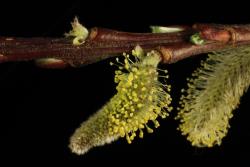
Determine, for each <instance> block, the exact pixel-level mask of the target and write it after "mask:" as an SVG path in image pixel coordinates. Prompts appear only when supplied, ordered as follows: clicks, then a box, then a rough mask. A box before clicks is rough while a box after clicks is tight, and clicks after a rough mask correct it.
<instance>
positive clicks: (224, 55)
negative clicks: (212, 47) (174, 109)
mask: <svg viewBox="0 0 250 167" xmlns="http://www.w3.org/2000/svg"><path fill="white" fill-rule="evenodd" d="M193 77H194V79H190V80H189V83H188V89H187V90H186V91H184V95H183V96H182V97H181V102H180V105H181V109H180V112H179V115H178V117H177V118H178V119H181V125H180V127H179V129H180V130H181V131H182V134H183V135H186V136H187V139H188V140H189V141H190V142H191V143H192V145H194V146H197V147H212V146H214V145H220V144H221V141H222V139H223V137H225V136H226V134H227V131H228V128H229V120H230V118H231V117H232V116H233V115H232V111H233V110H234V109H236V108H237V106H238V104H239V102H240V97H241V96H242V95H243V93H244V92H245V91H246V90H247V89H248V87H249V85H250V47H249V46H247V47H246V46H245V47H239V48H233V49H229V50H224V51H221V52H216V53H213V54H210V55H209V58H208V59H207V60H206V61H205V62H203V63H202V67H201V68H199V69H198V70H197V71H196V72H194V74H193Z"/></svg>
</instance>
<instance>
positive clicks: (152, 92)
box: [70, 47, 171, 154]
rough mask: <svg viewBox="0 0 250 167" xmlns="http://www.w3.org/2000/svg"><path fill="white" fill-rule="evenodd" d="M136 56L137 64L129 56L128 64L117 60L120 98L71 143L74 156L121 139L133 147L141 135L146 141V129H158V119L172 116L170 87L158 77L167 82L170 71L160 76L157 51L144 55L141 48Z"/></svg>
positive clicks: (96, 116) (79, 129)
mask: <svg viewBox="0 0 250 167" xmlns="http://www.w3.org/2000/svg"><path fill="white" fill-rule="evenodd" d="M133 53H134V55H135V61H132V60H131V59H130V58H129V55H126V54H125V55H124V57H125V59H124V64H123V63H121V62H120V60H119V59H118V58H117V64H116V65H118V67H119V69H120V70H117V71H116V75H115V82H116V83H118V85H117V87H116V89H117V94H116V95H114V96H113V97H112V98H111V99H110V101H109V102H108V103H107V104H106V105H104V106H103V107H102V109H100V110H99V111H98V112H97V113H96V114H94V115H93V116H92V117H90V118H89V119H88V120H87V121H85V122H84V123H82V125H81V126H80V128H78V129H77V130H76V131H75V133H74V134H73V136H72V137H71V139H70V148H71V150H72V152H74V153H77V154H84V153H86V152H87V151H88V150H89V149H91V148H93V147H96V146H101V145H103V144H106V143H110V142H111V141H114V140H115V139H117V138H119V137H126V139H127V141H128V143H131V142H132V140H133V139H134V138H135V136H136V133H137V132H139V137H140V138H142V137H143V129H144V128H145V129H146V130H147V131H148V132H149V133H152V132H153V129H151V128H150V127H149V126H148V125H147V123H148V122H149V121H152V122H153V123H154V125H155V127H156V128H157V127H159V123H158V121H157V120H156V119H157V118H158V117H159V116H160V117H162V118H165V117H166V116H167V115H168V113H167V111H170V110H171V107H169V105H170V102H171V98H170V95H169V93H168V92H169V91H170V87H169V86H167V85H163V84H162V83H160V82H159V81H158V77H163V78H164V79H165V78H167V75H166V71H164V75H162V76H159V75H158V69H157V65H158V63H159V62H160V56H159V55H158V53H156V52H154V51H152V52H150V53H148V54H146V55H144V54H143V51H142V50H141V48H139V47H137V48H136V49H135V51H134V52H133ZM111 64H112V65H114V63H111Z"/></svg>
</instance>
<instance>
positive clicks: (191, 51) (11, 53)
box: [0, 24, 250, 65]
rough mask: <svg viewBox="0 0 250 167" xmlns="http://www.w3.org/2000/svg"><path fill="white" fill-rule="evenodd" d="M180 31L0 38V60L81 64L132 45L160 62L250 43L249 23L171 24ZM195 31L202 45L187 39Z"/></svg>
mask: <svg viewBox="0 0 250 167" xmlns="http://www.w3.org/2000/svg"><path fill="white" fill-rule="evenodd" d="M175 27H178V28H180V29H182V31H180V32H173V33H128V32H119V31H115V30H109V29H104V28H93V29H91V30H90V34H89V36H88V38H87V39H86V41H85V42H84V43H83V44H81V45H77V46H76V45H73V44H72V39H69V38H16V37H0V63H3V62H9V61H24V60H33V59H35V60H36V59H40V58H56V59H60V60H62V61H61V63H62V64H63V63H64V64H71V65H85V64H90V63H95V62H98V61H100V60H104V59H107V58H110V57H112V56H116V55H119V54H121V53H123V52H130V51H131V50H132V49H133V48H134V47H135V46H136V45H140V46H141V47H142V48H143V49H145V50H146V51H147V50H153V49H154V50H157V51H159V53H161V55H162V62H163V63H175V62H177V61H179V60H182V59H185V58H188V57H191V56H194V55H199V54H201V53H207V52H212V51H218V50H221V49H225V48H232V47H237V46H240V45H249V44H250V25H216V24H195V25H193V26H175ZM193 34H199V36H200V37H201V39H202V40H204V41H205V43H204V44H201V45H197V44H194V43H192V42H190V38H191V36H192V35H193Z"/></svg>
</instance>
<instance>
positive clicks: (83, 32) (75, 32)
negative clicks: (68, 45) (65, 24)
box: [65, 17, 89, 45]
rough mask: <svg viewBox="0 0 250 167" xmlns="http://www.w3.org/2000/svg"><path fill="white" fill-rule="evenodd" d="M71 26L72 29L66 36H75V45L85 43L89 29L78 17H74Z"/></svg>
mask: <svg viewBox="0 0 250 167" xmlns="http://www.w3.org/2000/svg"><path fill="white" fill-rule="evenodd" d="M71 26H72V30H71V31H70V32H69V33H65V36H66V37H73V38H74V39H73V45H81V44H83V43H84V42H85V40H86V39H87V37H88V35H89V32H88V29H87V28H85V27H84V26H83V25H82V24H80V23H79V21H78V18H77V17H75V18H74V21H73V22H72V23H71Z"/></svg>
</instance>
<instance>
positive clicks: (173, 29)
mask: <svg viewBox="0 0 250 167" xmlns="http://www.w3.org/2000/svg"><path fill="white" fill-rule="evenodd" d="M150 29H151V31H152V33H175V32H180V31H183V28H181V27H163V26H150Z"/></svg>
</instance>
